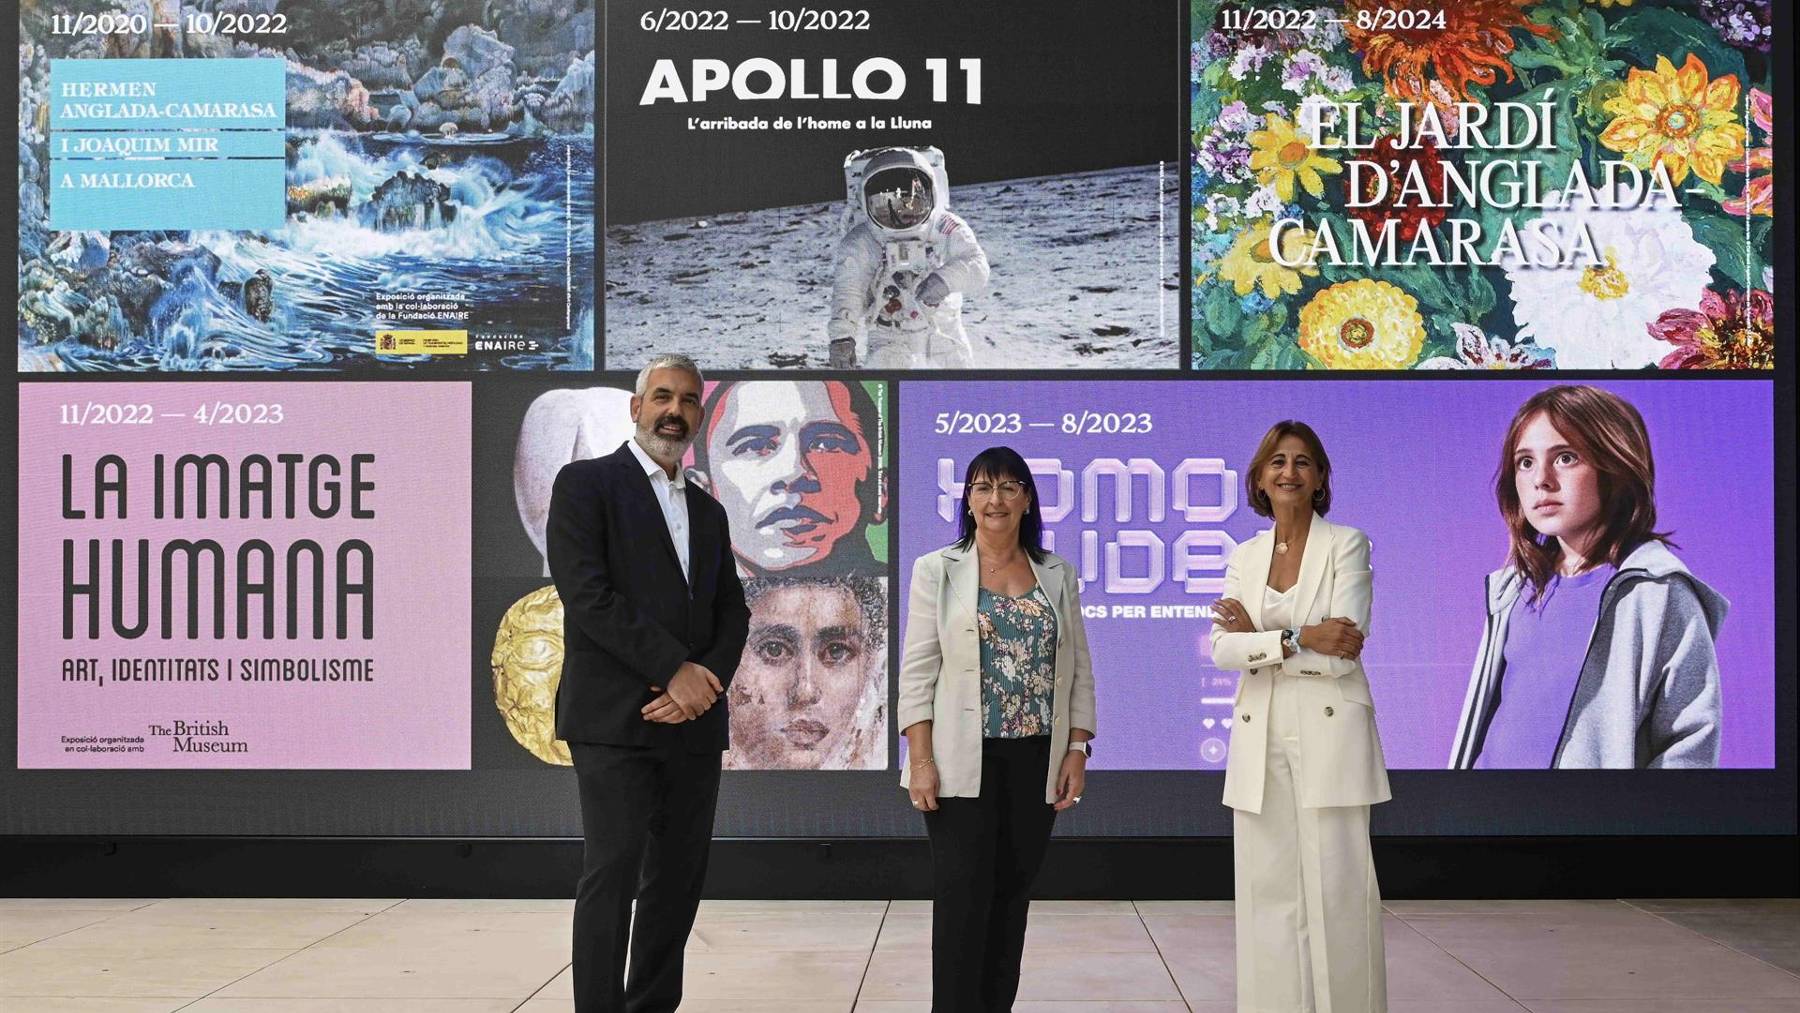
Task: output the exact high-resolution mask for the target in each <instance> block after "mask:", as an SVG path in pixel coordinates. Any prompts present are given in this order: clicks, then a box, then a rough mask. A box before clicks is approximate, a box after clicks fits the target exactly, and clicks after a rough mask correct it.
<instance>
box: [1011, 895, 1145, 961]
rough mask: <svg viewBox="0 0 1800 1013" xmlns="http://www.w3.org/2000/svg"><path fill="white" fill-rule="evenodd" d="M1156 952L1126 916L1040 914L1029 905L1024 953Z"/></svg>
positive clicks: (1137, 923)
mask: <svg viewBox="0 0 1800 1013" xmlns="http://www.w3.org/2000/svg"><path fill="white" fill-rule="evenodd" d="M1155 951H1156V944H1155V943H1154V942H1151V940H1150V933H1149V932H1148V931H1147V930H1146V929H1145V928H1144V922H1143V920H1142V919H1140V918H1139V917H1138V916H1137V914H1136V913H1135V912H1133V913H1130V914H1095V915H1073V914H1043V915H1040V914H1038V912H1037V905H1035V904H1034V905H1032V912H1031V918H1030V920H1029V921H1028V922H1027V923H1026V927H1025V952H1026V953H1057V952H1066V953H1078V954H1079V953H1145V952H1151V953H1154V952H1155Z"/></svg>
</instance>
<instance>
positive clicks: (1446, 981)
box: [1381, 915, 1506, 1013]
mask: <svg viewBox="0 0 1800 1013" xmlns="http://www.w3.org/2000/svg"><path fill="white" fill-rule="evenodd" d="M1381 927H1382V943H1383V944H1384V945H1385V946H1386V947H1387V981H1388V998H1389V999H1408V1000H1412V999H1420V1000H1432V1001H1435V1002H1438V1003H1439V1006H1440V1008H1442V1005H1443V1003H1444V1002H1446V1001H1448V1000H1455V1004H1456V1006H1457V1008H1458V1010H1459V1011H1461V1010H1462V1007H1463V1004H1464V1003H1467V1002H1471V1001H1475V1000H1483V999H1488V1000H1501V1001H1505V1000H1506V993H1504V992H1502V991H1500V990H1499V989H1497V988H1495V987H1494V986H1493V985H1491V984H1489V983H1488V982H1486V981H1484V980H1483V979H1482V977H1481V975H1479V974H1476V973H1475V972H1474V971H1472V970H1470V969H1469V968H1468V967H1466V966H1464V965H1463V963H1462V962H1461V961H1459V960H1457V959H1456V958H1455V957H1453V956H1451V955H1450V954H1448V953H1445V952H1444V951H1443V950H1442V949H1440V948H1439V947H1438V946H1437V944H1436V943H1433V942H1432V941H1431V940H1429V939H1427V938H1426V937H1424V936H1423V935H1420V934H1419V933H1418V931H1416V930H1415V929H1413V928H1412V926H1411V925H1409V924H1407V923H1406V922H1404V921H1401V920H1400V919H1398V918H1395V917H1394V916H1392V915H1388V916H1387V917H1385V918H1383V919H1382V920H1381ZM1390 1013H1391V1011H1390Z"/></svg>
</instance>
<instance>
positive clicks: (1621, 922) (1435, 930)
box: [1406, 912, 1800, 1013]
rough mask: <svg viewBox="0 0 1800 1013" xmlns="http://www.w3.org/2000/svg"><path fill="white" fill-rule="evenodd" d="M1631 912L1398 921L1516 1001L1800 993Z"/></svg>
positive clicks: (1795, 984) (1759, 965)
mask: <svg viewBox="0 0 1800 1013" xmlns="http://www.w3.org/2000/svg"><path fill="white" fill-rule="evenodd" d="M1631 914H1632V916H1633V917H1620V916H1616V915H1613V914H1610V913H1609V914H1606V915H1603V916H1598V915H1595V914H1593V913H1581V914H1575V915H1567V916H1565V915H1547V914H1541V913H1540V914H1512V913H1489V914H1456V915H1425V916H1420V915H1410V916H1408V917H1407V918H1406V922H1407V924H1408V925H1410V926H1412V928H1414V929H1415V930H1417V931H1418V932H1419V933H1420V934H1421V935H1423V936H1425V937H1426V938H1427V939H1430V940H1431V941H1432V942H1433V943H1436V944H1437V945H1438V946H1439V947H1440V948H1441V949H1443V950H1445V951H1446V952H1448V953H1450V954H1451V955H1452V956H1454V957H1456V958H1457V959H1458V960H1460V961H1462V962H1463V963H1464V964H1467V965H1468V966H1469V967H1471V968H1473V969H1474V970H1475V971H1476V972H1477V973H1479V974H1480V975H1481V976H1482V977H1484V978H1486V979H1487V980H1489V981H1491V982H1493V983H1494V984H1495V985H1496V986H1498V987H1499V988H1501V989H1502V990H1504V991H1505V992H1506V993H1507V994H1508V995H1510V996H1512V997H1514V998H1515V999H1524V998H1528V997H1529V998H1538V999H1639V998H1660V999H1675V998H1685V999H1691V1000H1704V1001H1705V1002H1706V1003H1708V1004H1711V1003H1714V1002H1719V1001H1722V1000H1725V999H1740V998H1800V977H1795V976H1794V975H1791V974H1788V973H1786V972H1784V971H1781V970H1778V969H1776V968H1774V967H1771V966H1770V965H1768V964H1765V963H1763V962H1762V961H1759V960H1756V959H1754V958H1751V957H1747V956H1744V955H1743V954H1740V953H1735V952H1733V951H1731V950H1729V949H1726V948H1725V947H1723V946H1719V945H1717V944H1715V943H1712V942H1709V941H1707V940H1705V939H1703V938H1702V937H1700V936H1698V935H1696V934H1695V933H1693V932H1690V931H1688V930H1686V929H1683V928H1680V927H1678V926H1675V925H1671V924H1669V923H1667V922H1662V921H1661V920H1660V919H1657V918H1656V917H1655V916H1653V915H1647V914H1643V913H1641V912H1632V913H1631ZM1713 1008H1715V1007H1712V1006H1710V1005H1709V1006H1708V1009H1709V1013H1710V1010H1711V1009H1713Z"/></svg>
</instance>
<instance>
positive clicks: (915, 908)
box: [888, 900, 1137, 916]
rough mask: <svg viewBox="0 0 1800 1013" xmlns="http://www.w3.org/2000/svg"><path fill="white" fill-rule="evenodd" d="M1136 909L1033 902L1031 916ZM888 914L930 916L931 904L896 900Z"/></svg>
mask: <svg viewBox="0 0 1800 1013" xmlns="http://www.w3.org/2000/svg"><path fill="white" fill-rule="evenodd" d="M1136 912H1137V908H1136V907H1135V906H1134V905H1133V904H1132V902H1131V901H1128V900H1034V901H1032V902H1031V913H1032V915H1034V916H1036V915H1128V914H1135V913H1136ZM888 913H889V914H930V913H931V902H930V901H928V900H897V901H894V902H893V903H892V904H891V905H890V906H889V909H888Z"/></svg>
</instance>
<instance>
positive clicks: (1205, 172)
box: [1189, 0, 1776, 370]
mask: <svg viewBox="0 0 1800 1013" xmlns="http://www.w3.org/2000/svg"><path fill="white" fill-rule="evenodd" d="M1192 14H1193V18H1192V26H1193V28H1192V32H1193V38H1192V40H1191V43H1192V46H1191V59H1190V81H1191V85H1190V92H1191V99H1192V104H1191V118H1190V127H1191V138H1190V141H1191V148H1190V152H1189V156H1190V159H1191V162H1192V166H1191V170H1192V180H1191V188H1190V207H1189V213H1190V214H1191V216H1192V223H1193V224H1192V249H1191V255H1192V260H1191V263H1190V279H1189V280H1190V284H1191V285H1192V303H1191V305H1192V321H1191V322H1192V334H1193V366H1194V367H1195V368H1197V369H1321V368H1322V369H1390V370H1391V369H1453V370H1455V369H1535V370H1543V369H1619V370H1636V369H1646V368H1650V369H1658V368H1660V369H1726V370H1770V369H1773V367H1774V364H1775V354H1776V352H1775V338H1774V301H1773V296H1772V292H1771V290H1772V288H1773V284H1774V282H1773V271H1772V268H1771V256H1772V242H1771V237H1770V233H1771V232H1772V230H1773V226H1774V201H1775V193H1774V189H1775V188H1774V175H1773V147H1772V145H1773V140H1772V135H1773V131H1774V129H1775V116H1776V110H1775V109H1774V103H1773V100H1772V98H1771V93H1772V91H1773V87H1772V66H1773V64H1774V59H1773V55H1772V48H1773V45H1774V38H1773V36H1774V32H1773V25H1772V13H1771V10H1770V4H1769V3H1768V2H1767V0H1686V2H1678V0H1668V2H1657V0H1636V2H1633V0H1457V2H1455V3H1443V4H1438V5H1433V4H1428V3H1420V2H1417V0H1342V2H1339V3H1332V4H1319V3H1311V4H1307V3H1257V4H1249V3H1220V2H1217V0H1193V2H1192Z"/></svg>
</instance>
